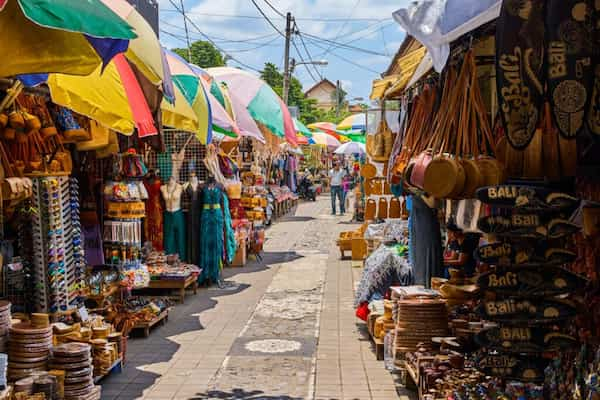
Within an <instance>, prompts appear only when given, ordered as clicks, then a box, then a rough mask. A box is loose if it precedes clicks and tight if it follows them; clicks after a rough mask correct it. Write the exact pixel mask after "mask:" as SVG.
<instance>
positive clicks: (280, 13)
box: [263, 0, 285, 18]
mask: <svg viewBox="0 0 600 400" xmlns="http://www.w3.org/2000/svg"><path fill="white" fill-rule="evenodd" d="M263 1H264V2H265V3H267V5H268V6H269V8H270V9H271V10H273V11H275V14H277V15H279V16H280V17H283V18H285V14H284V13H282V12H281V11H279V10H278V9H277V8H275V6H274V5H273V4H271V2H270V1H269V0H263Z"/></svg>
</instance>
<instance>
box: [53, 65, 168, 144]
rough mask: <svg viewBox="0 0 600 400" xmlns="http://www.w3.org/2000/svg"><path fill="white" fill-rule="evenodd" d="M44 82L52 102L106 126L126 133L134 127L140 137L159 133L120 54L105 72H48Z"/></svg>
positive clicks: (99, 69) (139, 89)
mask: <svg viewBox="0 0 600 400" xmlns="http://www.w3.org/2000/svg"><path fill="white" fill-rule="evenodd" d="M47 83H48V87H49V88H50V95H51V97H52V101H53V102H55V103H57V104H59V105H62V106H64V107H67V108H70V109H71V110H73V111H75V112H77V113H79V114H83V115H86V116H88V117H90V118H92V119H95V120H96V121H98V122H100V123H101V124H102V125H104V126H106V127H107V128H110V129H113V130H115V131H117V132H120V133H123V134H125V135H130V134H131V133H133V130H134V128H137V130H138V134H139V135H140V137H143V136H148V135H154V134H157V133H158V131H157V129H156V127H155V126H154V121H153V118H152V114H151V112H150V109H149V106H148V103H147V102H146V99H145V98H144V96H143V94H142V91H141V88H140V86H139V82H138V81H137V80H136V78H135V76H134V74H133V72H132V71H131V68H130V67H129V64H128V63H127V61H126V60H125V59H124V57H123V55H121V54H120V55H117V56H116V57H115V58H114V59H113V60H112V61H111V62H110V63H109V64H108V65H107V66H106V68H105V69H104V71H102V69H101V67H98V68H97V69H96V70H95V71H94V72H93V73H92V74H91V75H88V76H76V75H65V74H51V75H50V76H49V77H48V82H47ZM170 118H171V119H175V117H173V116H170Z"/></svg>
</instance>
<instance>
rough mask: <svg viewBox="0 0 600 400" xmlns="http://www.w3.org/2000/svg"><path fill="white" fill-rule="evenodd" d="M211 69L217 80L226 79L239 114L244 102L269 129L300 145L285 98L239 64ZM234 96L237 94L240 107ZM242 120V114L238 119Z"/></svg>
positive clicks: (246, 107) (236, 111) (256, 119)
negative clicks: (242, 68)
mask: <svg viewBox="0 0 600 400" xmlns="http://www.w3.org/2000/svg"><path fill="white" fill-rule="evenodd" d="M207 72H208V73H209V74H211V75H212V76H213V77H214V78H215V79H216V80H217V81H223V82H225V83H226V84H227V88H228V90H229V93H230V98H231V99H232V104H233V106H234V112H235V114H236V118H238V113H239V112H240V110H239V109H238V108H239V106H242V107H243V108H244V109H246V110H247V111H248V113H249V114H250V116H251V117H252V118H253V119H254V120H255V121H256V122H258V123H260V124H261V125H262V126H263V127H265V128H266V129H268V131H269V132H271V133H273V134H274V135H275V136H277V137H280V138H285V140H286V141H287V142H288V143H290V144H292V145H294V146H295V145H296V144H297V143H296V130H295V129H294V122H293V120H292V116H291V115H290V112H289V110H288V108H287V106H286V105H285V104H284V103H283V101H282V100H281V98H280V97H279V96H278V95H277V94H276V93H275V92H274V91H273V89H271V87H270V86H269V85H268V84H266V83H265V82H264V81H263V80H261V79H260V78H258V77H257V76H255V75H253V74H251V73H249V72H246V71H242V70H240V69H237V68H229V67H219V68H209V69H207ZM234 97H235V98H237V101H238V105H237V106H238V107H236V104H235V101H234ZM236 120H237V122H238V124H240V120H239V118H238V119H236ZM241 128H242V127H241V126H240V129H241Z"/></svg>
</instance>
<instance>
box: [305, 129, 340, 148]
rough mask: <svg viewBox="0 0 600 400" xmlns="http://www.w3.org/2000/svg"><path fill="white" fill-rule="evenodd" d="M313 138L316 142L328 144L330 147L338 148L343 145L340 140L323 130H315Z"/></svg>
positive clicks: (322, 144)
mask: <svg viewBox="0 0 600 400" xmlns="http://www.w3.org/2000/svg"><path fill="white" fill-rule="evenodd" d="M311 139H312V140H313V141H314V142H315V144H318V145H321V146H327V147H328V148H330V149H337V148H338V147H340V146H341V143H340V141H339V140H337V139H336V138H334V137H333V136H331V135H328V134H326V133H323V132H314V133H313V135H312V137H311Z"/></svg>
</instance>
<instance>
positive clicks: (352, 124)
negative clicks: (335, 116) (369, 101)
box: [337, 113, 367, 132]
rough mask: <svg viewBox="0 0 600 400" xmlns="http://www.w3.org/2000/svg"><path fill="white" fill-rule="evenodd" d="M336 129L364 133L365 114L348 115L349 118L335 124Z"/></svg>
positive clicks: (365, 124)
mask: <svg viewBox="0 0 600 400" xmlns="http://www.w3.org/2000/svg"><path fill="white" fill-rule="evenodd" d="M337 129H339V130H343V131H346V130H360V131H363V132H364V131H366V130H367V114H366V113H359V114H353V115H350V116H349V117H346V118H344V120H343V121H342V122H340V123H339V124H337Z"/></svg>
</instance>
